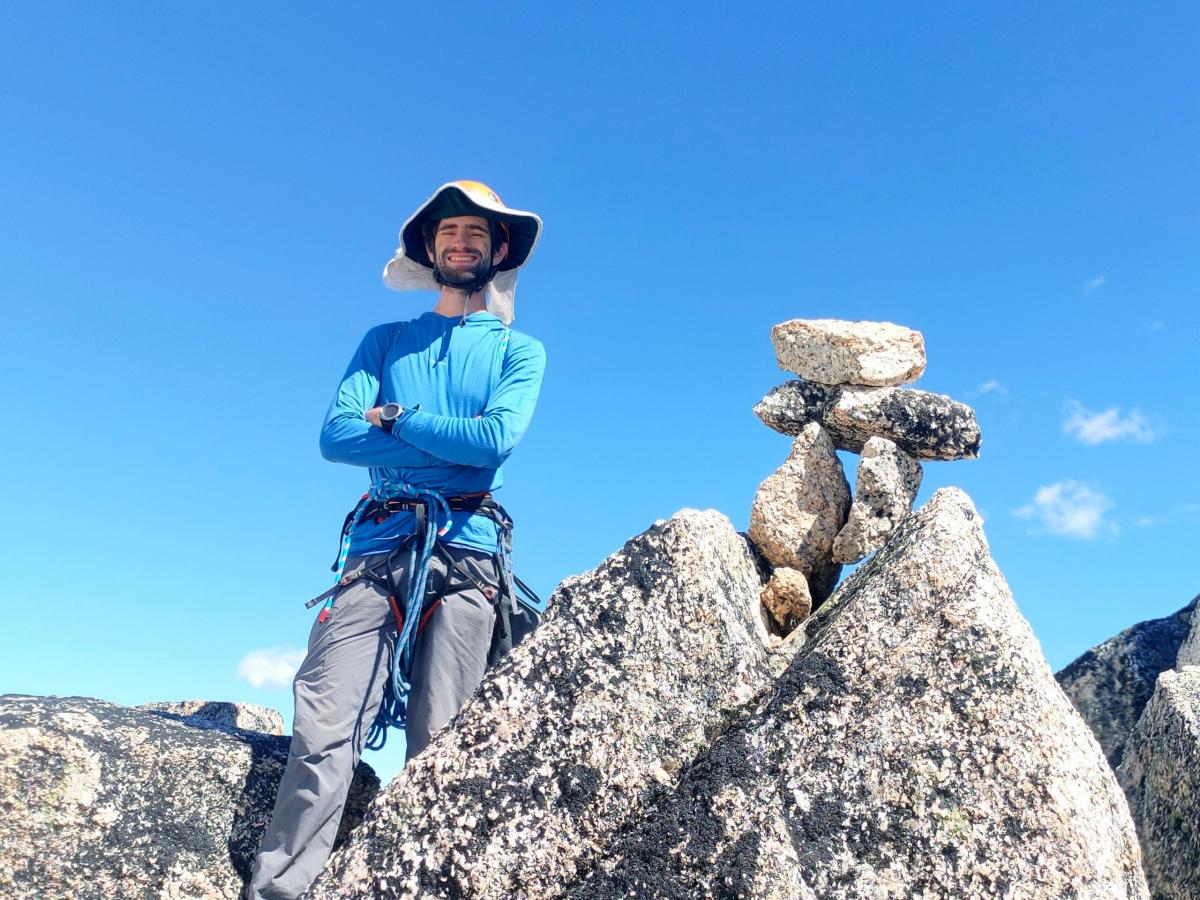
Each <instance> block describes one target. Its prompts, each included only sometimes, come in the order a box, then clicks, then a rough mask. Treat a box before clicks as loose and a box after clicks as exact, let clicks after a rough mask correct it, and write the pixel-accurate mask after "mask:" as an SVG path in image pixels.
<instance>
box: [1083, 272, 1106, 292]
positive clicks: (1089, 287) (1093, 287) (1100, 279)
mask: <svg viewBox="0 0 1200 900" xmlns="http://www.w3.org/2000/svg"><path fill="white" fill-rule="evenodd" d="M1107 282H1108V279H1107V278H1106V277H1105V276H1103V275H1097V276H1096V277H1095V278H1093V279H1092V280H1091V281H1089V282H1088V283H1087V284H1085V285H1084V286H1083V296H1085V297H1086V296H1087V295H1088V294H1090V293H1092V292H1093V291H1098V290H1100V288H1102V287H1104V285H1105V284H1106V283H1107Z"/></svg>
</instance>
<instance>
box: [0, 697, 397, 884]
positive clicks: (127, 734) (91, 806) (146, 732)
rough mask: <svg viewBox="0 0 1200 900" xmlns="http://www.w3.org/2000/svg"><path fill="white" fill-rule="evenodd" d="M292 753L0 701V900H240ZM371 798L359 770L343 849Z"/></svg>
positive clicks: (57, 707)
mask: <svg viewBox="0 0 1200 900" xmlns="http://www.w3.org/2000/svg"><path fill="white" fill-rule="evenodd" d="M189 721H190V720H189ZM287 747H288V739H287V738H283V737H274V736H270V735H265V734H256V733H254V732H247V731H241V732H233V731H227V730H223V729H222V728H221V727H214V726H212V725H211V724H207V723H206V725H205V727H195V726H194V725H191V724H188V722H186V721H179V720H176V719H173V718H171V717H170V716H169V715H164V714H162V713H155V712H150V711H145V710H137V709H130V708H128V707H124V706H117V705H115V704H112V703H106V702H104V701H102V700H92V699H88V698H84V697H66V698H62V697H29V696H23V695H14V694H10V695H6V696H4V697H0V896H4V897H38V898H72V900H114V898H139V900H141V898H145V897H161V898H184V897H204V898H216V897H228V898H234V897H237V895H238V892H239V891H240V890H241V888H242V883H243V880H244V879H245V878H246V877H248V876H249V874H250V866H251V865H252V863H253V859H254V854H255V853H256V852H257V850H258V841H259V837H260V836H261V834H262V830H263V828H265V827H266V823H267V819H268V818H269V817H270V814H271V809H272V806H273V805H274V802H275V789H276V787H277V786H278V783H279V779H280V777H281V776H282V775H283V767H284V765H285V763H286V760H287ZM378 789H379V780H378V779H377V778H376V777H375V774H374V772H372V771H371V769H370V768H369V767H367V766H365V765H364V766H360V768H359V773H358V777H357V778H356V779H355V784H354V788H353V789H352V792H351V797H350V800H349V801H348V803H347V807H346V813H345V815H344V816H343V819H342V832H341V835H340V837H339V839H340V840H344V839H345V834H346V832H347V831H348V829H349V828H350V827H351V825H353V824H354V823H355V822H357V821H358V820H359V819H360V818H361V816H362V813H363V811H364V809H365V807H366V805H367V803H368V802H369V801H370V799H371V797H372V796H374V794H375V792H376V791H378Z"/></svg>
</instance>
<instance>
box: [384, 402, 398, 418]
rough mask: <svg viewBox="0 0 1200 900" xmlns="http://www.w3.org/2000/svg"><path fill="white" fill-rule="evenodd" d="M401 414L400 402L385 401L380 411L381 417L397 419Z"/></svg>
mask: <svg viewBox="0 0 1200 900" xmlns="http://www.w3.org/2000/svg"><path fill="white" fill-rule="evenodd" d="M399 415H400V404H399V403H385V404H384V406H383V409H381V410H380V411H379V418H381V419H395V418H396V417H398V416H399Z"/></svg>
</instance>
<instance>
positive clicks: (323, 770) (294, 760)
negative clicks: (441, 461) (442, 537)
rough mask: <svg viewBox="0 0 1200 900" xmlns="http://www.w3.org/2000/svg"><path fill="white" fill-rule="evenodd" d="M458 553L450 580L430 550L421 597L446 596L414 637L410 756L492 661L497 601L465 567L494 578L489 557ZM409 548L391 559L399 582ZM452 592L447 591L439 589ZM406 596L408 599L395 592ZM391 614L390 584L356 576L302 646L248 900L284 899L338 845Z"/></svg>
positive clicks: (377, 689) (388, 663) (485, 580)
mask: <svg viewBox="0 0 1200 900" xmlns="http://www.w3.org/2000/svg"><path fill="white" fill-rule="evenodd" d="M445 549H446V550H447V551H449V553H450V555H451V556H452V557H453V558H454V559H455V561H456V562H457V563H458V568H459V569H460V571H459V572H456V573H454V574H453V575H452V576H451V578H450V584H449V585H447V577H446V576H447V568H448V563H447V562H446V561H445V560H444V559H443V558H442V557H441V555H440V554H437V553H435V554H434V555H433V559H432V560H431V561H430V566H429V577H428V586H427V590H426V596H427V597H431V596H443V595H444V599H443V600H442V601H441V602H440V604H439V605H438V607H437V610H436V611H435V612H434V613H433V614H432V615H431V616H430V617H429V620H428V622H427V624H426V626H425V628H424V630H423V631H421V633H420V635H419V636H418V638H417V646H416V653H415V655H414V660H413V671H412V691H411V693H410V694H409V700H408V723H407V726H406V728H405V737H406V739H407V741H408V750H407V758H408V759H409V760H411V759H412V758H413V757H414V756H416V755H417V754H418V753H420V752H421V751H422V750H424V749H425V747H426V745H428V744H429V741H430V739H431V738H432V737H433V735H434V733H435V732H436V731H437V730H438V729H439V728H441V727H442V726H443V725H445V724H446V723H447V722H448V721H449V720H450V719H451V718H453V717H454V715H455V714H456V713H457V712H458V710H459V708H460V707H461V706H462V704H463V701H465V700H466V699H467V698H468V697H470V696H471V694H473V693H474V692H475V689H476V688H477V687H479V682H480V681H481V680H482V679H483V674H484V670H485V669H486V667H487V656H488V649H489V647H490V645H491V641H492V630H493V627H494V626H495V622H496V609H495V606H494V605H493V603H492V602H491V601H489V600H488V599H487V597H485V596H484V593H483V591H482V590H481V589H480V588H478V587H477V586H476V585H475V584H472V583H471V582H470V581H467V580H466V579H464V578H463V577H462V575H463V574H464V572H465V573H466V574H469V575H470V577H471V578H472V579H474V581H476V582H478V583H480V584H484V585H488V586H491V587H493V588H495V587H496V586H497V585H498V584H499V579H498V577H497V572H496V566H495V562H494V560H493V559H492V557H491V556H490V555H488V554H487V553H483V552H481V551H478V550H468V549H463V548H460V547H450V546H447V547H445ZM406 558H407V557H406V554H400V555H399V556H397V557H396V560H395V562H394V565H397V566H399V567H400V568H401V571H397V572H396V573H395V576H394V579H395V581H396V582H398V583H400V584H403V583H404V580H405V577H406V573H405V572H404V571H403V570H402V569H403V566H404V563H405V561H406ZM383 559H384V557H382V556H370V557H351V558H350V559H349V560H347V563H346V571H347V572H358V571H361V570H362V568H363V567H364V566H367V565H369V566H372V567H375V566H380V568H379V569H373V570H374V571H377V572H379V573H380V574H383V569H382V566H381V565H380V564H381V563H382V560H383ZM447 587H449V588H450V591H451V592H450V593H445V590H446V588H447ZM397 599H398V600H399V601H400V602H401V603H403V598H397ZM395 642H396V618H395V614H394V613H393V612H392V608H391V604H390V603H389V602H388V598H387V594H386V593H385V592H384V591H383V590H382V589H381V588H380V587H378V586H377V585H374V584H372V583H370V582H368V581H365V580H360V581H356V582H354V583H353V584H350V585H347V586H346V587H345V588H343V589H342V590H341V591H339V592H338V594H337V597H336V599H335V600H334V604H333V608H332V610H331V611H330V615H329V616H328V617H327V618H326V620H325V622H323V623H322V622H320V621H317V622H315V623H314V624H313V628H312V633H311V634H310V635H309V639H308V655H307V657H305V660H304V662H303V664H302V665H301V666H300V671H299V672H297V673H296V679H295V682H294V684H293V687H294V692H295V698H296V714H295V719H294V721H293V726H292V745H291V751H290V752H289V754H288V764H287V770H286V771H285V772H284V775H283V780H282V781H281V782H280V784H279V793H278V794H277V795H276V798H275V811H274V813H273V815H272V817H271V822H270V824H269V825H268V826H267V830H266V831H265V832H264V833H263V837H262V842H261V844H260V845H259V851H258V858H257V859H256V860H255V863H254V870H253V872H252V873H251V876H250V883H249V897H250V898H251V900H258V898H262V900H291V898H294V897H298V896H300V894H302V893H303V892H304V891H305V890H306V889H307V888H308V886H309V885H310V884H312V882H313V880H314V879H316V877H317V875H318V874H319V873H320V871H321V868H322V867H323V866H324V865H325V860H326V859H327V858H328V856H329V851H330V848H331V847H332V846H333V840H334V837H335V836H336V835H337V830H338V825H339V823H340V822H341V818H342V807H343V805H344V804H345V801H346V793H347V791H348V790H349V788H350V782H351V780H352V778H353V776H354V767H355V766H356V765H357V764H358V758H359V755H360V754H361V753H362V747H363V743H364V742H365V741H366V738H367V732H368V731H369V730H370V727H371V723H372V722H373V721H374V720H375V714H376V712H377V711H378V710H379V704H380V702H381V701H382V699H383V690H384V686H385V685H386V684H387V680H388V675H389V674H390V672H391V668H392V653H393V652H394V649H395Z"/></svg>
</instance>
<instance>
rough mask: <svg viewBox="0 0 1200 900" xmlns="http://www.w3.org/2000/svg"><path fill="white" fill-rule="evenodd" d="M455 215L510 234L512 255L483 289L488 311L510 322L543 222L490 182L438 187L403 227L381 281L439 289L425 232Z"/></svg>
mask: <svg viewBox="0 0 1200 900" xmlns="http://www.w3.org/2000/svg"><path fill="white" fill-rule="evenodd" d="M451 216H483V217H484V218H485V219H489V220H491V221H494V222H498V223H499V224H500V226H501V227H502V228H503V229H504V230H505V231H506V232H507V233H508V256H506V257H505V258H504V260H503V261H502V262H501V263H500V264H499V265H498V266H496V270H495V276H494V277H493V278H492V280H491V282H489V283H488V286H487V288H486V290H485V298H486V303H487V308H488V312H491V313H493V314H495V315H496V316H498V317H499V318H500V320H501V321H502V322H504V324H505V325H508V324H511V323H512V320H513V315H514V304H515V297H516V293H517V269H518V268H520V267H521V266H522V265H524V264H525V262H526V260H528V259H529V257H530V256H532V255H533V248H534V247H535V246H536V245H537V242H538V237H540V236H541V233H542V220H541V219H540V218H539V217H538V216H536V215H534V214H533V213H531V212H525V211H524V210H520V209H510V208H509V207H507V206H505V205H504V203H503V202H502V201H501V200H500V197H499V196H498V195H497V194H496V192H495V191H493V190H492V189H491V188H490V187H488V186H487V185H486V184H483V183H482V182H479V181H451V182H448V183H447V184H443V185H442V186H441V187H440V188H438V189H437V190H436V191H435V192H434V194H433V196H432V197H430V198H429V199H428V200H426V201H425V202H424V203H423V204H421V207H420V209H418V210H417V211H416V212H415V213H413V214H412V215H411V216H409V218H408V221H407V222H405V223H404V225H403V226H401V228H400V247H399V248H398V249H397V250H396V255H395V256H393V257H392V259H391V261H390V262H389V263H388V264H387V265H386V266H385V267H384V269H383V283H384V284H386V285H387V286H388V287H390V288H391V289H392V290H394V291H423V290H430V291H436V290H438V289H439V287H440V286H439V285H438V283H437V281H436V280H435V279H434V277H433V262H432V261H431V260H430V259H429V254H428V253H427V252H426V251H425V237H424V235H423V234H422V231H421V229H422V228H423V227H424V225H425V223H426V222H428V221H430V220H440V219H447V218H450V217H451Z"/></svg>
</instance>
